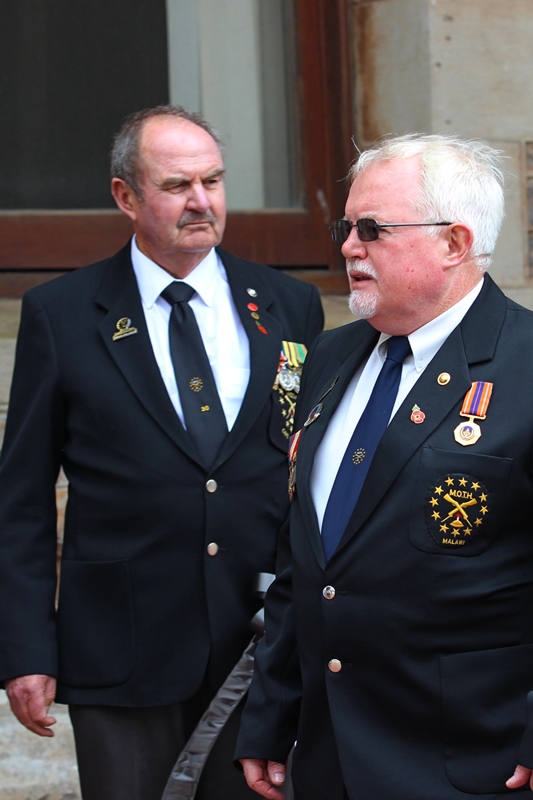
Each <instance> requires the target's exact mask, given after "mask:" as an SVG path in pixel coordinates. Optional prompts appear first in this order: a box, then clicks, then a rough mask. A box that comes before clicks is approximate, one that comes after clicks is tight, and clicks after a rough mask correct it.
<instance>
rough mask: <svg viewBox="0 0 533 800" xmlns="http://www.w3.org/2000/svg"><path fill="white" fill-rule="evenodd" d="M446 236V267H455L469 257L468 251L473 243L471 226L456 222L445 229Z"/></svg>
mask: <svg viewBox="0 0 533 800" xmlns="http://www.w3.org/2000/svg"><path fill="white" fill-rule="evenodd" d="M446 238H447V244H448V250H447V253H446V266H447V267H456V266H458V265H459V264H462V263H463V262H464V261H467V260H468V259H469V258H470V251H471V249H472V245H473V244H474V234H473V233H472V228H470V227H469V226H468V225H466V224H465V223H464V222H456V223H454V224H453V225H450V227H449V228H448V229H447V230H446Z"/></svg>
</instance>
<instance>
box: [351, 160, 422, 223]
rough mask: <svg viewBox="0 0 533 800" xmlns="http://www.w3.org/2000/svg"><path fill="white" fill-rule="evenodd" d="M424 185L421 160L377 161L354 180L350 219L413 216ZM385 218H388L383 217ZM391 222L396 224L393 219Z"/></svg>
mask: <svg viewBox="0 0 533 800" xmlns="http://www.w3.org/2000/svg"><path fill="white" fill-rule="evenodd" d="M421 185H422V178H421V162H420V158H419V156H412V157H410V158H393V159H389V160H387V161H375V162H372V163H371V164H369V165H368V167H366V168H365V169H364V170H363V171H362V172H360V173H359V174H358V175H357V176H356V177H355V179H354V181H353V183H352V185H351V187H350V193H349V195H348V200H347V203H346V216H347V217H348V218H349V219H352V218H353V215H354V214H357V216H372V215H375V214H380V215H382V214H384V213H387V210H388V209H389V208H390V209H391V213H392V211H395V212H397V213H398V212H400V211H404V212H407V213H409V212H411V211H413V210H414V207H415V198H416V197H418V196H419V194H420V189H421ZM383 218H385V217H383ZM389 220H390V221H392V218H390V215H389Z"/></svg>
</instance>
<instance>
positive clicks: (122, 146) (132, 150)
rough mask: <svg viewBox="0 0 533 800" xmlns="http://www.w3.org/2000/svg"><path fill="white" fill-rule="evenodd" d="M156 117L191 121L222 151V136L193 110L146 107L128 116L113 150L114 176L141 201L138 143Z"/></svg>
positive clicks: (118, 133)
mask: <svg viewBox="0 0 533 800" xmlns="http://www.w3.org/2000/svg"><path fill="white" fill-rule="evenodd" d="M154 117H177V118H179V119H183V120H186V121H187V122H192V123H193V124H194V125H198V127H199V128H202V130H204V131H206V132H207V133H208V134H209V135H210V136H211V137H212V138H213V139H214V141H215V142H216V143H217V145H218V146H219V147H220V148H222V142H221V140H220V137H219V135H218V133H217V131H216V130H215V128H213V126H212V125H210V123H209V122H207V121H206V120H205V119H203V118H202V117H201V116H200V115H199V114H196V113H194V112H192V111H186V110H185V109H184V108H182V107H181V106H172V105H166V106H165V105H161V106H154V107H153V108H144V109H143V110H142V111H135V112H134V113H133V114H129V115H128V116H127V117H126V118H125V119H124V121H123V122H122V126H121V128H120V130H119V131H118V132H117V133H116V134H115V136H114V138H113V148H112V150H111V177H112V178H121V179H122V180H123V181H125V182H126V183H127V184H128V185H129V186H131V188H132V189H133V191H134V192H135V194H136V195H137V197H138V198H139V200H142V189H141V187H140V164H139V141H140V138H141V133H142V130H143V127H144V125H145V123H146V122H147V121H148V120H149V119H153V118H154Z"/></svg>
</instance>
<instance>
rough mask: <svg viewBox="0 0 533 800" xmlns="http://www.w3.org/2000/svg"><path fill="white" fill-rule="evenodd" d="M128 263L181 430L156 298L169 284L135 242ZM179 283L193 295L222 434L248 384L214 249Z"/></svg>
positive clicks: (163, 304) (238, 327)
mask: <svg viewBox="0 0 533 800" xmlns="http://www.w3.org/2000/svg"><path fill="white" fill-rule="evenodd" d="M131 261H132V264H133V270H134V272H135V277H136V279H137V284H138V286H139V292H140V295H141V301H142V306H143V310H144V316H145V318H146V324H147V326H148V333H149V335H150V341H151V343H152V347H153V350H154V355H155V358H156V361H157V364H158V366H159V369H160V371H161V375H162V377H163V381H164V383H165V386H166V388H167V391H168V393H169V396H170V399H171V400H172V404H173V405H174V408H175V409H176V412H177V414H178V416H179V418H180V420H181V422H182V423H183V424H184V425H185V423H184V419H183V410H182V407H181V401H180V397H179V392H178V387H177V384H176V377H175V375H174V369H173V366H172V360H171V357H170V347H169V340H168V322H169V318H170V305H169V304H168V303H167V301H166V300H163V298H162V297H161V296H160V295H161V292H162V291H163V290H164V289H165V288H166V287H167V286H168V285H169V283H171V282H172V281H173V280H174V278H173V277H172V275H170V274H169V273H168V272H167V271H166V270H164V269H162V267H160V266H159V265H158V264H156V263H155V262H154V261H152V260H151V259H149V258H148V257H147V256H145V255H144V253H141V251H140V250H139V248H138V247H137V242H136V239H135V237H133V240H132V243H131ZM183 283H187V284H189V286H192V288H193V289H194V290H195V292H196V294H195V295H194V296H193V297H192V299H191V300H190V302H189V305H190V306H191V308H192V309H193V311H194V315H195V317H196V321H197V322H198V327H199V329H200V333H201V336H202V339H203V342H204V347H205V349H206V352H207V357H208V358H209V363H210V364H211V369H212V370H213V375H214V378H215V383H216V385H217V389H218V393H219V395H220V401H221V403H222V408H223V409H224V414H225V417H226V422H227V425H228V430H231V429H232V427H233V425H234V424H235V420H236V419H237V415H238V413H239V411H240V408H241V405H242V401H243V398H244V395H245V392H246V388H247V386H248V381H249V378H250V348H249V343H248V337H247V336H246V333H245V331H244V328H243V325H242V322H241V320H240V318H239V315H238V313H237V309H236V308H235V304H234V302H233V297H232V295H231V291H230V287H229V284H228V279H227V276H226V270H225V269H224V267H223V265H222V262H221V261H220V259H219V258H218V256H217V254H216V252H215V250H214V249H213V250H210V251H209V253H208V254H207V256H206V257H205V258H204V259H203V261H201V262H200V263H199V264H198V266H196V267H195V268H194V269H193V271H192V272H191V273H190V275H187V277H186V278H185V280H184V281H183Z"/></svg>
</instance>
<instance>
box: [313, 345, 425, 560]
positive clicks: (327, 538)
mask: <svg viewBox="0 0 533 800" xmlns="http://www.w3.org/2000/svg"><path fill="white" fill-rule="evenodd" d="M410 352H411V347H410V345H409V339H408V338H407V336H392V337H391V338H390V339H389V340H388V342H387V358H386V359H385V363H384V364H383V367H382V368H381V372H380V373H379V375H378V379H377V381H376V383H375V384H374V388H373V390H372V394H371V395H370V399H369V401H368V403H367V404H366V406H365V410H364V411H363V413H362V415H361V418H360V420H359V422H358V423H357V425H356V427H355V430H354V432H353V434H352V438H351V439H350V442H349V444H348V447H347V448H346V452H345V453H344V456H343V457H342V461H341V464H340V467H339V471H338V472H337V476H336V478H335V482H334V484H333V487H332V489H331V494H330V496H329V499H328V503H327V506H326V511H325V513H324V519H323V522H322V546H323V548H324V553H325V556H326V558H327V559H329V558H331V556H332V555H333V553H334V552H335V550H336V549H337V546H338V544H339V542H340V540H341V538H342V535H343V533H344V531H345V530H346V525H347V524H348V521H349V519H350V517H351V516H352V514H353V511H354V509H355V506H356V503H357V501H358V499H359V495H360V494H361V489H362V487H363V483H364V482H365V478H366V476H367V473H368V470H369V468H370V464H371V463H372V459H373V457H374V453H375V452H376V449H377V446H378V444H379V440H380V439H381V437H382V436H383V434H384V433H385V429H386V427H387V425H388V423H389V420H390V416H391V414H392V409H393V407H394V401H395V400H396V395H397V394H398V387H399V385H400V378H401V375H402V364H403V362H404V360H405V359H406V358H407V356H408V355H409V354H410Z"/></svg>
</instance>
